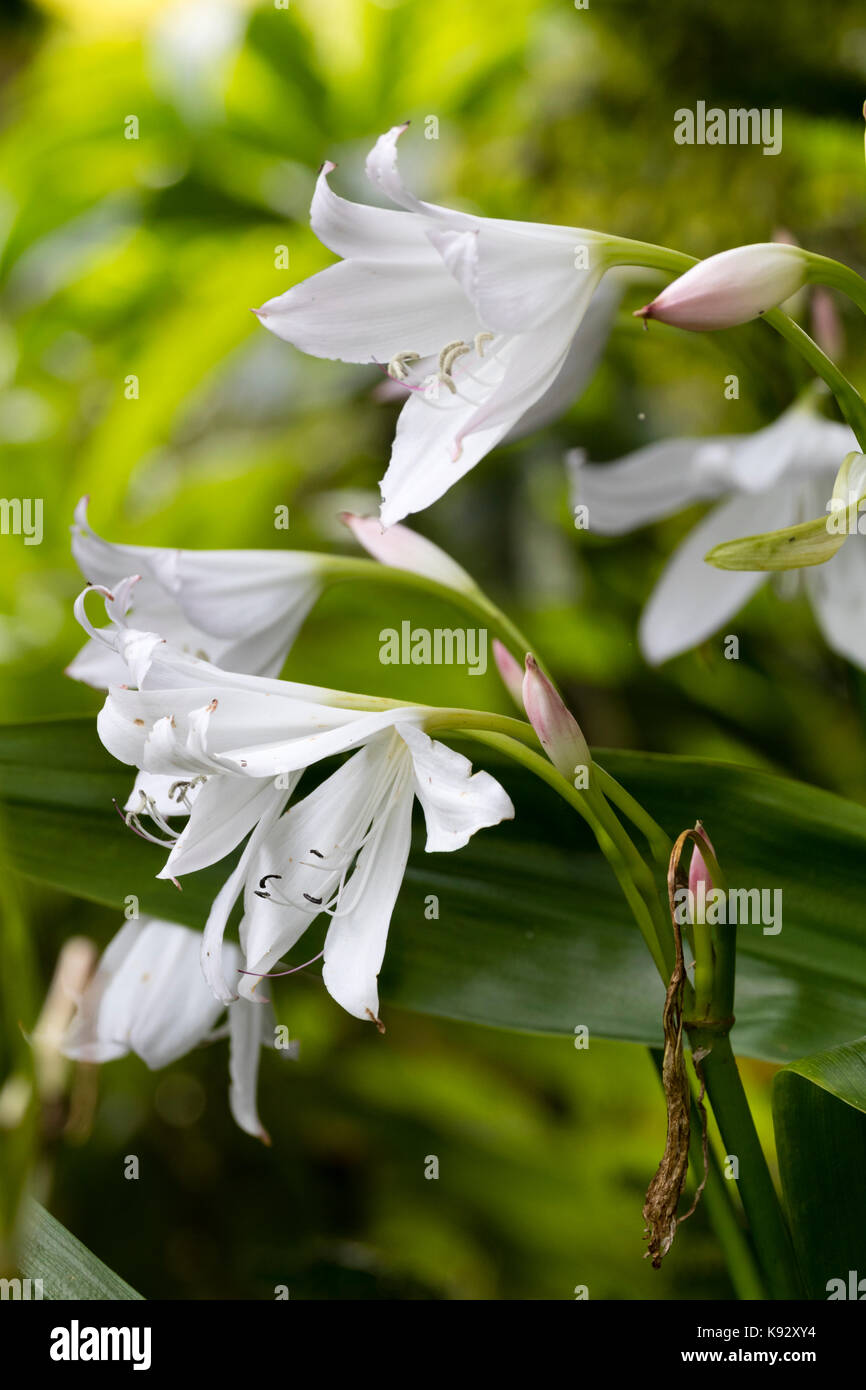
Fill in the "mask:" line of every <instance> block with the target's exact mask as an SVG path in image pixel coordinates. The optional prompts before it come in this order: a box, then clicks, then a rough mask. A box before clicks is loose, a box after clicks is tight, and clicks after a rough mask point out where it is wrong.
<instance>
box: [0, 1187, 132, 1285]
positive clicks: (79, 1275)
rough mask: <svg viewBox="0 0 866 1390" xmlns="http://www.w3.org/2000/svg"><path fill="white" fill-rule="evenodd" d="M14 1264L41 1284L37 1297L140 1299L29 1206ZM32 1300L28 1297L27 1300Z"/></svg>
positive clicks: (55, 1224) (63, 1230) (43, 1213)
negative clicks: (39, 1294)
mask: <svg viewBox="0 0 866 1390" xmlns="http://www.w3.org/2000/svg"><path fill="white" fill-rule="evenodd" d="M18 1263H19V1267H20V1270H21V1274H22V1275H23V1276H24V1278H25V1279H29V1280H31V1289H32V1287H33V1284H32V1281H33V1280H37V1279H38V1280H41V1281H42V1286H41V1297H42V1298H44V1299H51V1300H53V1301H55V1302H57V1301H63V1300H65V1299H79V1298H80V1299H86V1300H88V1301H93V1300H110V1299H117V1300H120V1299H124V1300H133V1299H139V1300H140V1299H141V1294H140V1293H136V1291H135V1289H133V1288H131V1287H130V1285H129V1284H127V1283H126V1281H125V1280H124V1279H121V1277H120V1275H119V1274H115V1273H114V1270H112V1269H109V1268H108V1265H106V1264H103V1263H102V1260H100V1259H98V1258H97V1256H96V1255H94V1254H93V1252H92V1251H90V1250H88V1249H87V1246H86V1245H82V1243H81V1241H80V1240H78V1239H77V1238H76V1237H75V1236H74V1235H72V1233H71V1232H70V1231H67V1229H66V1227H65V1226H61V1224H60V1222H59V1221H57V1220H56V1219H55V1217H53V1216H52V1215H51V1213H50V1212H47V1211H46V1210H45V1208H44V1207H41V1206H40V1205H39V1203H38V1202H30V1203H29V1206H28V1211H27V1219H26V1221H25V1223H24V1228H23V1231H22V1234H21V1241H20V1247H19V1255H18ZM32 1296H34V1295H33V1294H32V1293H31V1297H32Z"/></svg>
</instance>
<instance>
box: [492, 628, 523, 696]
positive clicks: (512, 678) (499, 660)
mask: <svg viewBox="0 0 866 1390" xmlns="http://www.w3.org/2000/svg"><path fill="white" fill-rule="evenodd" d="M493 660H494V661H495V662H496V669H497V671H498V672H499V674H500V676H501V678H502V684H503V685H504V686H505V689H506V690H507V691H508V693H509V695H510V696H511V698H512V700H513V701H514V703H515V704H516V706H517V708H518V709H523V672H522V671H521V669H520V662H519V661H515V659H514V657H513V656H512V655H511V652H510V651H509V650H508V648H507V647H506V646H505V645H504V644H503V643H502V642H500V640H499V638H498V637H494V639H493Z"/></svg>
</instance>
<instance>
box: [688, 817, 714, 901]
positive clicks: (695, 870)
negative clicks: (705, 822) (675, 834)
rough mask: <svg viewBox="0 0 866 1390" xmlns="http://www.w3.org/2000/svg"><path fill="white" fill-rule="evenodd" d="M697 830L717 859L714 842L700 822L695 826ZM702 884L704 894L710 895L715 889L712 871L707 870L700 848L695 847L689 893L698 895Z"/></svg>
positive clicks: (690, 872) (690, 866)
mask: <svg viewBox="0 0 866 1390" xmlns="http://www.w3.org/2000/svg"><path fill="white" fill-rule="evenodd" d="M695 830H696V831H697V834H698V835H699V837H700V838H701V839H702V840H703V841H704V843H705V844H706V846H707V848H708V849H709V851H710V853H711V854H712V856H713V858H715V854H716V851H715V849H714V848H713V842H712V840H711V839H710V837H709V835H708V834H707V832H706V831H705V830H704V828H703V826H702V825H701V824H700V822H698V824H697V825H696V826H695ZM701 883H702V884H703V886H704V892H705V893H709V892H710V891H711V889H712V887H713V880H712V879H711V878H710V871H709V869H708V868H707V865H706V862H705V860H704V856H703V855H702V854H701V851H700V850H699V849H698V846H697V845H694V847H693V849H692V858H691V863H690V864H689V892H690V893H691V894H693V895H695V894H697V891H698V885H699V884H701Z"/></svg>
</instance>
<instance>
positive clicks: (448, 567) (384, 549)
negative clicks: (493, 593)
mask: <svg viewBox="0 0 866 1390" xmlns="http://www.w3.org/2000/svg"><path fill="white" fill-rule="evenodd" d="M340 520H341V521H342V522H343V524H344V525H345V526H348V528H349V530H350V531H351V532H352V535H353V536H354V537H355V540H356V541H358V543H359V544H360V545H362V546H363V547H364V549H365V550H366V551H367V553H368V555H372V557H373V559H374V560H379V561H380V563H381V564H383V565H390V566H391V567H392V568H393V569H398V570H409V571H410V572H411V573H412V574H421V575H424V576H425V578H427V579H433V580H435V581H436V583H437V584H445V585H447V587H448V588H449V589H458V590H460V591H461V592H462V593H474V592H475V590H476V588H477V585H476V583H475V581H474V579H473V578H472V577H471V575H468V574H467V573H466V571H465V569H463V568H462V566H461V565H458V564H457V561H456V560H452V559H451V556H450V555H446V554H445V551H444V550H440V549H439V546H438V545H434V544H433V542H432V541H428V540H427V539H426V537H425V536H419V535H418V533H417V532H416V531H412V530H410V528H409V527H408V526H400V525H397V526H389V527H387V528H386V527H384V526H383V525H382V523H381V521H380V520H379V518H378V517H376V516H356V515H355V513H354V512H341V513H340Z"/></svg>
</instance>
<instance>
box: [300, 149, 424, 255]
mask: <svg viewBox="0 0 866 1390" xmlns="http://www.w3.org/2000/svg"><path fill="white" fill-rule="evenodd" d="M335 167H336V166H335V165H333V164H330V163H326V164H323V165H322V168H321V169H320V171H319V177H318V178H317V179H316V189H315V192H314V194H313V202H312V206H311V208H310V225H311V226H312V228H313V231H314V232H315V234H316V236H317V237H318V238H319V241H321V242H322V244H323V245H324V246H327V247H328V249H329V250H330V251H333V252H334V253H335V254H336V255H338V256H343V257H345V258H346V259H347V260H361V261H387V262H388V263H389V264H391V265H393V264H394V262H396V261H410V260H421V261H427V262H431V261H432V259H433V254H432V252H431V248H430V242H429V241H428V239H427V234H426V233H427V223H426V220H424V219H422V218H419V217H417V216H415V214H414V213H411V212H397V211H395V210H394V209H392V208H375V207H371V206H370V205H369V204H367V203H350V202H347V201H346V199H345V198H340V197H339V196H338V195H337V194H336V193H334V191H333V189H332V188H331V186H330V184H329V183H328V175H329V174H330V173H331V172H332V171H333V169H334V168H335Z"/></svg>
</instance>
